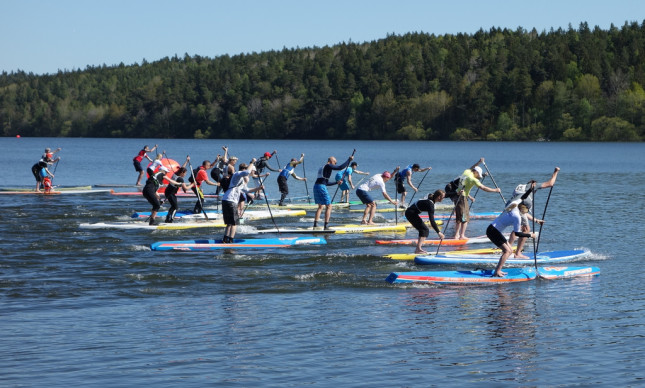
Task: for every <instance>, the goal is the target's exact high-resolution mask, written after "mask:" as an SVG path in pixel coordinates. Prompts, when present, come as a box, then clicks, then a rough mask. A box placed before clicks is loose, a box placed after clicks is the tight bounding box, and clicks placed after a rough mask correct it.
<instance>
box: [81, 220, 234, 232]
mask: <svg viewBox="0 0 645 388" xmlns="http://www.w3.org/2000/svg"><path fill="white" fill-rule="evenodd" d="M225 226H226V225H225V224H224V221H222V220H214V221H210V222H209V221H202V222H173V223H169V224H166V223H159V224H158V225H148V223H147V222H97V223H94V224H85V223H84V224H80V225H79V227H80V228H83V229H138V230H178V229H197V228H223V227H225Z"/></svg>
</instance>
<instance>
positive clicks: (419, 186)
mask: <svg viewBox="0 0 645 388" xmlns="http://www.w3.org/2000/svg"><path fill="white" fill-rule="evenodd" d="M429 172H430V170H426V173H425V174H423V178H421V182H419V185H418V186H417V191H419V190H421V184H422V183H423V181H424V180H425V179H426V175H428V173H429ZM417 191H415V192H414V194H412V198H410V200H409V201H408V203H412V200H413V199H414V196H415V195H417Z"/></svg>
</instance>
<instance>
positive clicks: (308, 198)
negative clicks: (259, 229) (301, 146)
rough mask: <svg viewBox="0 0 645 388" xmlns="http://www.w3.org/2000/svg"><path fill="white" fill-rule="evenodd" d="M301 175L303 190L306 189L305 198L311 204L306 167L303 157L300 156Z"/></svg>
mask: <svg viewBox="0 0 645 388" xmlns="http://www.w3.org/2000/svg"><path fill="white" fill-rule="evenodd" d="M302 175H303V177H304V178H305V180H304V181H303V182H304V183H305V190H306V191H307V200H308V201H309V204H310V205H311V197H310V196H309V184H308V183H307V169H306V168H305V158H304V157H303V158H302Z"/></svg>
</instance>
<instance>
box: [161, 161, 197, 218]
mask: <svg viewBox="0 0 645 388" xmlns="http://www.w3.org/2000/svg"><path fill="white" fill-rule="evenodd" d="M188 160H190V159H188ZM186 171H188V170H186V167H179V169H178V170H177V172H176V173H175V175H173V177H172V179H168V178H166V180H167V181H168V186H167V187H166V190H165V191H164V195H165V196H166V200H167V201H168V202H170V209H168V214H166V221H165V222H166V223H172V222H174V218H173V217H174V216H175V213H176V212H177V208H178V206H179V203H178V202H177V191H179V188H180V187H181V189H182V190H183V191H184V193H185V192H186V190H190V189H191V188H192V187H193V185H194V183H189V184H186V183H185V182H184V176H186Z"/></svg>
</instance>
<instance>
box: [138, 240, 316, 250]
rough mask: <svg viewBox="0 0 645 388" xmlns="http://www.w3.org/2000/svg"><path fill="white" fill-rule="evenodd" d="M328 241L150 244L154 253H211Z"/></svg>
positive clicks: (189, 241) (314, 243) (210, 241)
mask: <svg viewBox="0 0 645 388" xmlns="http://www.w3.org/2000/svg"><path fill="white" fill-rule="evenodd" d="M322 244H327V240H325V239H324V238H321V237H280V238H253V239H251V238H249V239H234V240H233V242H232V243H223V242H222V240H205V239H204V240H186V241H160V242H156V243H152V244H150V249H151V250H153V251H173V250H174V251H209V250H217V249H233V248H235V249H267V248H284V247H290V246H294V245H322Z"/></svg>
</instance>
